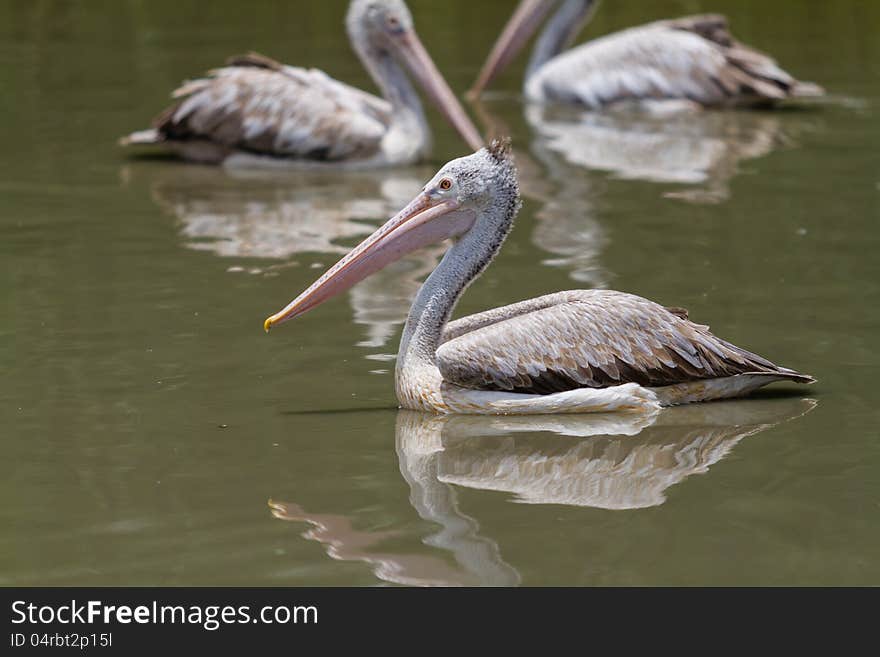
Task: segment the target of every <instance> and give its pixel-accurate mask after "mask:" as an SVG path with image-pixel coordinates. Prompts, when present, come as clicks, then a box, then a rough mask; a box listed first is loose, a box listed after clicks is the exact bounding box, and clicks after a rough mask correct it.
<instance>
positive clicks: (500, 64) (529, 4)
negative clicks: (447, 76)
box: [467, 0, 553, 98]
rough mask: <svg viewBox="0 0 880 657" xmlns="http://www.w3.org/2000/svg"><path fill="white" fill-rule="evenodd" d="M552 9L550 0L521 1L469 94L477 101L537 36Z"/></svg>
mask: <svg viewBox="0 0 880 657" xmlns="http://www.w3.org/2000/svg"><path fill="white" fill-rule="evenodd" d="M552 6H553V3H552V2H548V1H547V0H522V2H520V3H519V7H517V8H516V11H515V12H513V16H511V17H510V20H509V21H507V25H505V26H504V30H503V31H502V32H501V36H499V37H498V40H497V41H496V42H495V45H494V46H492V52H490V53H489V57H488V58H487V59H486V63H485V64H483V68H482V70H481V71H480V75H479V76H477V81H476V82H474V86H472V87H471V88H470V91H468V93H467V95H468V97H469V98H476V97H478V96H479V95H480V94H481V93H482V92H483V89H485V88H486V86H487V85H488V84H489V83H490V82H492V80H494V79H495V76H496V75H498V74H499V73H500V72H501V71H503V70H504V69H505V68H506V67H507V65H508V64H510V62H511V60H513V58H514V57H515V56H516V54H517V53H518V52H519V51H520V50H521V49H522V47H523V46H524V45H525V44H526V43H527V42H528V40H529V37H531V36H532V34H534V33H535V30H536V29H538V26H539V25H540V24H541V21H543V20H544V17H545V16H546V15H547V12H548V11H549V10H550V8H551V7H552Z"/></svg>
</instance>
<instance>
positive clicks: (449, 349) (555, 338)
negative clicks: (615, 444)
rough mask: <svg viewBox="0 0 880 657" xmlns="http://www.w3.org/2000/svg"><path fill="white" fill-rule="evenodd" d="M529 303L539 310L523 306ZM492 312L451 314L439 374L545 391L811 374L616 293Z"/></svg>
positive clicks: (567, 295)
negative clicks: (460, 317) (457, 316)
mask: <svg viewBox="0 0 880 657" xmlns="http://www.w3.org/2000/svg"><path fill="white" fill-rule="evenodd" d="M528 304H534V307H535V308H536V309H534V310H531V311H529V310H528V309H527V305H528ZM508 309H510V310H511V312H510V313H506V312H505V311H506V310H508ZM489 313H491V315H489V314H480V315H476V316H475V318H476V320H477V321H474V320H469V318H465V319H463V320H458V326H457V327H456V326H455V324H456V323H453V325H452V328H453V329H454V331H455V332H457V337H453V338H451V339H449V340H448V341H446V342H444V343H443V344H441V346H440V347H439V348H438V350H437V356H436V358H437V366H438V367H439V369H440V372H441V374H442V375H443V379H444V380H445V381H447V382H449V383H454V384H456V385H459V386H463V387H466V388H474V389H481V390H509V391H515V392H522V393H536V394H548V393H552V392H562V391H565V390H572V389H575V388H584V387H589V388H599V387H608V386H613V385H619V384H622V383H630V382H633V383H638V384H640V385H644V386H664V385H671V384H675V383H682V382H686V381H694V380H699V379H707V378H715V377H722V376H732V375H736V374H743V373H766V374H773V375H776V376H780V377H782V378H790V379H793V380H796V381H803V382H808V381H810V380H811V379H810V377H807V376H805V375H801V374H798V373H797V372H794V371H793V370H788V369H785V368H781V367H777V366H776V365H774V364H773V363H771V362H770V361H768V360H765V359H764V358H761V357H760V356H757V355H755V354H753V353H750V352H748V351H745V350H744V349H740V348H739V347H736V346H734V345H732V344H730V343H728V342H725V341H724V340H721V339H720V338H717V337H715V336H714V335H712V333H710V332H709V327H707V326H703V325H700V324H695V323H693V322H691V321H689V320H688V319H686V312H685V311H683V310H682V309H680V308H674V309H666V308H664V307H663V306H660V305H658V304H656V303H653V302H651V301H648V300H647V299H643V298H641V297H637V296H634V295H631V294H624V293H622V292H612V291H606V290H574V291H569V292H560V293H557V294H553V295H548V296H546V297H540V298H538V299H534V300H532V301H530V302H524V303H521V304H514V305H513V306H506V307H504V308H499V309H496V310H494V311H489ZM491 320H494V321H491ZM470 327H474V328H473V329H472V330H467V329H468V328H470ZM453 334H454V333H448V334H446V335H453Z"/></svg>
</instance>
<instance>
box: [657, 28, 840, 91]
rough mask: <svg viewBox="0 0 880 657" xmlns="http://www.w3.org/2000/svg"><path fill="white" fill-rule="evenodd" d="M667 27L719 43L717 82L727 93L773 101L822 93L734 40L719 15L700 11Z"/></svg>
mask: <svg viewBox="0 0 880 657" xmlns="http://www.w3.org/2000/svg"><path fill="white" fill-rule="evenodd" d="M663 24H664V25H666V26H667V27H671V28H672V29H675V30H683V31H685V32H693V33H694V34H697V35H699V36H701V37H703V38H704V39H706V40H707V41H711V42H712V43H714V44H717V45H718V46H721V49H722V52H723V53H724V56H725V59H726V66H725V67H724V68H723V69H721V70H719V71H718V74H717V79H716V83H717V84H719V85H720V86H721V87H723V88H724V90H725V92H726V94H727V95H730V96H737V95H739V96H745V97H746V98H748V97H752V101H753V102H757V103H759V104H760V102H761V100H762V99H763V100H766V101H771V102H772V101H773V100H777V99H781V98H785V97H788V96H821V95H822V94H823V93H824V90H823V89H822V87H820V86H819V85H817V84H815V83H813V82H803V81H801V80H796V79H795V78H793V77H792V76H791V75H790V74H789V73H787V72H786V71H784V70H783V69H782V68H780V67H779V65H778V64H777V63H776V60H774V59H773V58H772V57H771V56H770V55H767V54H766V53H763V52H760V51H759V50H756V49H755V48H752V47H751V46H747V45H745V44H744V43H740V42H739V41H737V40H736V39H734V37H733V35H732V34H731V32H730V27H729V25H728V23H727V18H726V17H725V16H722V15H721V14H700V15H696V16H684V17H682V18H676V19H672V20H668V21H663Z"/></svg>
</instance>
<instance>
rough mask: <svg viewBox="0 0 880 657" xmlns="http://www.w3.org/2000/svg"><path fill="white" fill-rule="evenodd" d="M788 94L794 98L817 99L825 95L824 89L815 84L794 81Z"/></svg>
mask: <svg viewBox="0 0 880 657" xmlns="http://www.w3.org/2000/svg"><path fill="white" fill-rule="evenodd" d="M789 93H790V94H791V96H792V97H794V98H818V97H820V96H824V95H825V89H823V88H822V87H820V86H819V85H818V84H816V83H815V82H802V81H801V80H796V81H795V83H794V85H793V86H792V88H791V91H790V92H789Z"/></svg>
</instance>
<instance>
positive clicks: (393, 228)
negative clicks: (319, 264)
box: [263, 192, 477, 331]
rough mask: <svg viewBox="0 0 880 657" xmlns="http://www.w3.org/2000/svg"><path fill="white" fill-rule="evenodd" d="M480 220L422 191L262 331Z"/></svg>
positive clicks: (460, 231) (268, 320)
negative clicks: (408, 254)
mask: <svg viewBox="0 0 880 657" xmlns="http://www.w3.org/2000/svg"><path fill="white" fill-rule="evenodd" d="M476 216H477V214H476V211H475V210H472V209H469V208H461V207H460V206H459V204H458V202H457V201H453V200H443V201H439V200H436V199H432V198H431V197H430V196H429V195H428V194H426V193H424V192H423V193H421V194H419V195H418V196H417V197H416V198H415V199H413V200H412V202H410V204H409V205H407V206H406V207H405V208H404V209H403V210H401V211H400V212H399V213H398V214H397V215H395V216H394V217H392V218H391V219H389V220H388V222H387V223H385V225H383V226H382V227H380V228H379V229H378V230H376V232H374V233H373V234H372V235H370V236H369V237H368V238H366V239H365V240H364V241H363V242H361V243H360V244H358V245H357V246H356V247H354V249H352V250H351V252H350V253H348V254H347V255H346V256H345V257H343V258H342V260H340V261H339V262H337V263H336V264H335V265H333V266H332V267H331V268H330V269H328V270H327V272H326V273H325V274H324V275H323V276H321V278H319V279H318V280H317V281H315V282H314V283H313V284H312V285H311V287H309V288H308V289H307V290H306V291H305V292H303V293H302V294H300V295H299V296H298V297H297V298H296V299H294V300H293V301H291V302H290V303H289V304H288V305H287V306H286V307H285V308H284V309H283V310H281V311H279V312H277V313H275V314H274V315H272V316H271V317H269V318H267V319H266V321H265V322H264V323H263V328H264V329H266V330H267V331H268V330H269V329H270V328H272V327H273V326H274V325H275V324H280V323H282V322H286V321H287V320H288V319H293V318H294V317H297V316H298V315H302V314H303V313H305V312H306V311H309V310H311V309H312V308H314V307H315V306H317V305H319V304H321V303H323V302H324V301H327V300H328V299H330V298H332V297H334V296H336V295H337V294H340V293H342V292H345V291H346V290H348V289H349V288H350V287H352V286H353V285H354V284H355V283H358V282H360V281H362V280H363V279H365V278H366V277H367V276H369V275H370V274H373V273H375V272H377V271H379V270H380V269H382V268H383V267H385V266H386V265H389V264H390V263H392V262H394V261H395V260H399V259H400V258H402V257H403V256H405V255H406V254H407V253H410V252H412V251H415V250H416V249H419V248H421V247H423V246H427V245H428V244H433V243H434V242H439V241H441V240H444V239H447V238H450V237H456V236H458V235H462V234H463V233H466V232H467V231H468V230H470V228H471V226H473V224H474V220H475V219H476Z"/></svg>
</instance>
